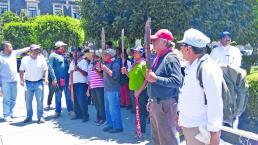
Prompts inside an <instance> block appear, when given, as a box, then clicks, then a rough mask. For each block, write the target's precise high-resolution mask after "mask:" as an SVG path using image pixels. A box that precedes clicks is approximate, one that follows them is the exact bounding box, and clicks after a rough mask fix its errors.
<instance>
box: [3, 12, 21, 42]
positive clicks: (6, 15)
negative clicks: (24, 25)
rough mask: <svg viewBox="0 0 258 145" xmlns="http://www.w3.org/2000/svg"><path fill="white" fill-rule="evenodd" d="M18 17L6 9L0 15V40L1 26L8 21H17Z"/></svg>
mask: <svg viewBox="0 0 258 145" xmlns="http://www.w3.org/2000/svg"><path fill="white" fill-rule="evenodd" d="M19 21H20V18H19V17H18V16H16V15H15V14H14V13H12V12H10V11H6V12H5V13H4V14H2V15H1V16H0V41H2V40H3V26H4V24H6V23H10V22H19Z"/></svg>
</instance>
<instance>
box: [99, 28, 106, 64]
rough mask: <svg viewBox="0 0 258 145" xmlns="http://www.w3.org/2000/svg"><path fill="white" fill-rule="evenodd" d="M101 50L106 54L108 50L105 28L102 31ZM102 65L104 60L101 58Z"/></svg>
mask: <svg viewBox="0 0 258 145" xmlns="http://www.w3.org/2000/svg"><path fill="white" fill-rule="evenodd" d="M101 49H102V52H103V53H104V51H105V49H106V40H105V29H104V28H103V27H102V29H101ZM103 53H102V54H103ZM102 63H103V58H102V57H101V63H100V64H102Z"/></svg>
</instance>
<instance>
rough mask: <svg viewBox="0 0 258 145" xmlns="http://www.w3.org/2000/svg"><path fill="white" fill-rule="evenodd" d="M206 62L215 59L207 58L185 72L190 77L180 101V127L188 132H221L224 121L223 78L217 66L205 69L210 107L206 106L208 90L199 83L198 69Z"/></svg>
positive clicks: (188, 67)
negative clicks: (194, 129) (192, 129)
mask: <svg viewBox="0 0 258 145" xmlns="http://www.w3.org/2000/svg"><path fill="white" fill-rule="evenodd" d="M205 58H207V59H211V58H210V57H209V55H205V56H203V57H202V58H201V59H196V60H195V61H194V62H193V63H192V64H191V65H188V66H187V67H186V69H185V73H186V75H185V78H184V84H183V86H182V88H181V90H180V94H179V101H178V110H179V111H180V112H179V123H180V125H181V126H183V127H188V128H190V127H199V126H203V125H205V126H207V129H208V130H209V131H218V130H220V126H221V125H222V121H223V102H222V97H221V91H222V77H223V74H222V70H221V69H220V67H219V66H218V65H217V64H215V63H212V64H213V65H205V66H204V67H203V71H202V76H203V78H202V80H203V86H204V90H205V94H206V98H207V105H205V97H204V90H203V88H202V87H201V86H200V84H199V80H198V79H197V67H198V66H199V63H200V60H203V59H205ZM211 61H212V60H211Z"/></svg>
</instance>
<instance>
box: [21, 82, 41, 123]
mask: <svg viewBox="0 0 258 145" xmlns="http://www.w3.org/2000/svg"><path fill="white" fill-rule="evenodd" d="M34 94H35V97H36V101H37V117H38V119H40V118H41V117H43V100H44V85H43V80H40V81H36V82H31V81H25V102H26V109H27V118H30V119H32V116H33V110H32V101H33V96H34Z"/></svg>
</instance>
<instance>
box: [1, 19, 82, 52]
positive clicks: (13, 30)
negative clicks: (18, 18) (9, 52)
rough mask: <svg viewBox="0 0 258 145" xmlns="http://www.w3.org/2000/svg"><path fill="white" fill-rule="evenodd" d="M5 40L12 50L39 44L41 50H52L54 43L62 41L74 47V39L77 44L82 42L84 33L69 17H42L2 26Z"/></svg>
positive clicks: (74, 20)
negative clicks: (76, 40) (9, 43)
mask: <svg viewBox="0 0 258 145" xmlns="http://www.w3.org/2000/svg"><path fill="white" fill-rule="evenodd" d="M3 33H4V38H5V40H8V41H10V42H11V43H12V44H13V46H14V48H19V47H24V46H28V45H30V44H32V43H37V44H41V46H42V47H43V48H53V47H54V44H55V42H56V41H59V40H62V41H64V42H66V43H68V44H69V45H70V46H71V45H75V37H76V36H77V37H78V41H79V44H82V42H83V40H84V32H83V29H82V28H81V25H80V21H79V20H76V19H74V18H71V17H64V16H54V15H44V16H38V17H36V18H35V19H33V20H31V19H30V20H28V21H25V22H11V23H7V24H5V25H4V29H3Z"/></svg>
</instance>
